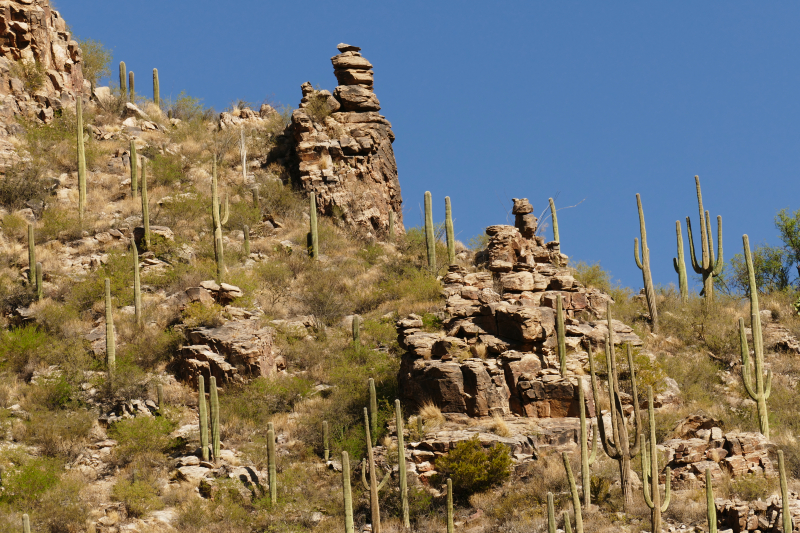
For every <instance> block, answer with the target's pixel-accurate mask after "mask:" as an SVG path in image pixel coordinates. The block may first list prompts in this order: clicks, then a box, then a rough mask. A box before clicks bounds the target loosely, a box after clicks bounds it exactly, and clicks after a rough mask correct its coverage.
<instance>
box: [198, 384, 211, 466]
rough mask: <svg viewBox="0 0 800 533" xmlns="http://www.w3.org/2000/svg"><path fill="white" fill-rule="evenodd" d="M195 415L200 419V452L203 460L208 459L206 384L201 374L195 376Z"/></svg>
mask: <svg viewBox="0 0 800 533" xmlns="http://www.w3.org/2000/svg"><path fill="white" fill-rule="evenodd" d="M197 416H198V418H199V419H200V453H201V455H202V456H203V461H208V459H209V454H208V407H207V405H206V384H205V378H203V374H199V375H198V376H197Z"/></svg>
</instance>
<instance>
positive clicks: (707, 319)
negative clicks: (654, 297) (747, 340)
mask: <svg viewBox="0 0 800 533" xmlns="http://www.w3.org/2000/svg"><path fill="white" fill-rule="evenodd" d="M615 307H616V306H615ZM738 307H739V300H737V299H735V298H732V297H729V296H725V295H720V294H718V295H716V296H715V299H714V301H713V302H712V303H711V304H710V305H708V304H707V303H706V301H705V299H704V298H701V297H699V296H696V295H692V296H690V298H689V301H688V302H687V303H686V304H683V303H681V302H680V300H679V299H678V298H666V299H665V300H664V301H663V302H662V304H661V312H660V313H659V322H660V328H661V331H660V333H661V334H662V335H668V336H669V335H672V336H673V337H675V338H678V339H683V340H684V342H687V341H688V343H689V344H690V345H691V344H693V343H697V344H698V345H700V346H702V347H703V348H705V349H706V350H708V351H709V352H711V353H712V354H713V355H714V356H715V357H716V358H717V359H719V360H721V361H725V362H734V361H737V360H738V359H739V357H740V355H739V327H738V323H737V320H738Z"/></svg>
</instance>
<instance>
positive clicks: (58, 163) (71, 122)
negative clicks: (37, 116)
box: [20, 107, 104, 175]
mask: <svg viewBox="0 0 800 533" xmlns="http://www.w3.org/2000/svg"><path fill="white" fill-rule="evenodd" d="M93 122H94V113H93V111H92V110H91V108H89V107H87V108H84V109H83V123H84V127H85V126H86V125H88V124H91V123H93ZM20 125H21V126H22V128H23V129H24V131H25V133H24V134H23V136H22V140H23V149H24V151H25V152H26V153H27V154H28V156H29V157H30V161H29V162H28V163H27V164H28V165H30V166H31V167H32V168H33V169H36V171H38V172H39V173H40V175H45V174H46V173H52V172H74V171H77V170H78V147H77V143H76V142H75V141H76V138H77V126H78V124H77V117H76V114H75V109H74V108H73V107H65V108H64V109H63V110H62V111H61V113H60V114H57V115H56V116H55V117H54V118H53V120H52V121H51V122H50V123H49V124H42V123H40V122H38V121H33V120H31V121H26V120H22V121H20ZM84 150H85V156H86V168H87V169H89V170H94V169H95V168H97V165H98V164H99V163H100V161H101V158H102V156H103V154H104V149H103V145H101V144H100V143H99V142H97V141H95V140H94V137H93V136H92V135H87V134H86V132H84Z"/></svg>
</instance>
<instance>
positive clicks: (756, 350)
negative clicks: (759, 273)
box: [739, 235, 772, 440]
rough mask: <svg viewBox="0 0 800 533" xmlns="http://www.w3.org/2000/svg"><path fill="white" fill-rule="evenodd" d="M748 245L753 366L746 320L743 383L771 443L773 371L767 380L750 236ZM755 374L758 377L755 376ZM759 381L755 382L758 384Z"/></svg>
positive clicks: (741, 323) (742, 332) (742, 338)
mask: <svg viewBox="0 0 800 533" xmlns="http://www.w3.org/2000/svg"><path fill="white" fill-rule="evenodd" d="M742 242H743V243H744V257H745V263H746V264H747V274H748V278H749V285H750V326H751V331H752V334H753V365H752V368H751V365H750V348H749V346H748V345H747V333H746V332H745V329H744V319H743V318H740V319H739V342H740V346H741V353H742V382H743V383H744V388H745V389H746V390H747V394H749V395H750V398H752V399H753V400H754V401H755V402H756V407H757V408H758V425H759V428H760V430H761V434H762V435H764V437H766V439H767V440H769V413H768V412H767V400H768V399H769V397H770V394H771V393H772V370H767V375H766V379H765V378H764V340H763V337H762V332H761V313H760V312H759V309H758V287H757V286H756V276H755V270H754V269H753V258H752V257H751V255H750V240H749V239H748V237H747V235H743V236H742ZM753 374H755V377H754V376H753ZM754 380H755V382H754Z"/></svg>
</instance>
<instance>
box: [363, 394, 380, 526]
mask: <svg viewBox="0 0 800 533" xmlns="http://www.w3.org/2000/svg"><path fill="white" fill-rule="evenodd" d="M369 427H370V421H369V414H368V413H367V408H366V407H365V408H364V431H365V432H366V439H367V464H368V465H369V506H370V511H371V517H372V532H373V533H381V510H380V506H379V503H378V468H377V466H376V465H375V454H374V453H373V451H372V437H371V436H370V432H369Z"/></svg>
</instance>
